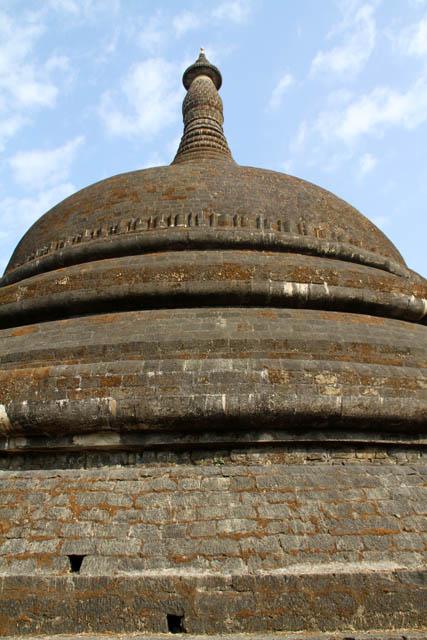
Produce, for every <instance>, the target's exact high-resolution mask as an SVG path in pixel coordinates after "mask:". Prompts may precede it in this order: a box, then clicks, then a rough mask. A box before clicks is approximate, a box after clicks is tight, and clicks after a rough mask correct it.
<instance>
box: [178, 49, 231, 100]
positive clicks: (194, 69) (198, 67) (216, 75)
mask: <svg viewBox="0 0 427 640" xmlns="http://www.w3.org/2000/svg"><path fill="white" fill-rule="evenodd" d="M202 75H203V76H208V77H209V78H210V79H211V80H212V82H213V83H214V85H215V87H216V89H217V91H219V89H220V88H221V85H222V76H221V73H220V71H219V69H217V68H216V66H215V65H213V64H211V63H210V62H209V60H208V59H207V57H206V56H205V50H204V48H203V47H200V55H199V57H198V58H197V60H196V62H195V63H194V64H192V65H190V66H189V67H188V69H186V70H185V71H184V75H183V76H182V82H183V84H184V87H185V88H186V89H187V91H188V89H189V88H190V85H191V83H192V82H193V80H194V79H195V78H197V77H198V76H202Z"/></svg>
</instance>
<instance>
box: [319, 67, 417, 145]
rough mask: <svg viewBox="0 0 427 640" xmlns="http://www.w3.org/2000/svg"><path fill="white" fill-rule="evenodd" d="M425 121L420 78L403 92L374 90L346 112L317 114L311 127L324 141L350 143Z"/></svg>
mask: <svg viewBox="0 0 427 640" xmlns="http://www.w3.org/2000/svg"><path fill="white" fill-rule="evenodd" d="M426 120H427V80H426V78H420V79H419V80H418V81H417V82H416V83H415V84H414V85H413V86H412V87H410V88H409V89H408V90H407V91H406V92H400V91H397V90H395V89H390V88H388V87H377V88H375V89H374V90H373V91H371V93H369V94H366V95H363V96H360V97H359V98H357V99H355V100H354V101H353V102H351V103H350V104H349V105H348V106H347V107H346V109H344V110H340V111H325V112H323V113H321V114H320V116H319V118H318V120H317V123H316V125H315V128H316V129H317V131H318V132H319V133H320V134H321V135H322V137H323V138H324V139H330V138H334V137H335V138H340V139H341V140H343V141H344V142H346V143H348V144H351V143H352V142H354V141H355V140H356V139H357V138H358V137H360V136H362V135H366V134H371V135H376V136H381V135H382V134H383V132H384V130H385V129H386V128H387V127H390V126H403V127H405V128H406V129H413V128H415V127H417V126H418V125H419V124H421V123H423V122H425V121H426Z"/></svg>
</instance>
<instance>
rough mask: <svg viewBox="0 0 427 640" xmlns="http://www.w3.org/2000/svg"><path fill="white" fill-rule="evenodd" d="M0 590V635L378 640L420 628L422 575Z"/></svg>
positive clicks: (11, 580) (25, 581) (425, 611)
mask: <svg viewBox="0 0 427 640" xmlns="http://www.w3.org/2000/svg"><path fill="white" fill-rule="evenodd" d="M0 589H1V593H2V603H3V604H2V605H1V609H2V610H1V613H0V619H1V620H3V624H2V632H3V633H5V634H9V635H13V634H34V633H41V634H55V635H56V634H58V633H62V632H64V631H65V632H66V631H68V632H71V631H73V632H74V633H84V632H88V631H89V632H92V633H94V632H98V633H99V632H109V633H120V632H123V631H124V630H126V631H128V632H138V631H139V632H141V631H146V632H149V633H150V632H151V633H156V632H159V633H168V632H170V633H192V634H196V633H204V634H218V633H251V634H252V633H256V632H258V633H260V632H262V633H273V632H283V633H290V632H299V633H298V635H297V636H296V637H298V638H300V637H301V635H302V636H303V637H304V633H309V632H310V630H311V631H313V630H315V629H316V630H322V631H324V633H325V634H326V635H324V637H325V638H327V637H332V638H335V637H336V638H340V637H342V638H344V637H345V638H347V639H348V638H350V637H352V638H353V637H355V636H354V634H356V633H359V634H360V633H362V632H363V631H364V630H365V629H375V630H381V629H383V635H381V634H380V635H379V637H381V638H384V637H388V636H387V634H388V635H390V633H389V632H390V629H405V628H406V629H407V628H408V627H409V628H411V627H412V628H414V627H415V628H416V629H417V630H418V629H422V628H424V629H427V608H426V607H425V603H426V601H427V571H409V570H395V571H378V570H375V568H371V570H370V569H369V568H367V567H363V568H359V570H358V568H357V567H354V568H353V570H352V571H349V570H348V568H347V569H346V570H345V571H341V572H339V571H336V569H335V571H334V568H333V567H331V568H330V571H326V570H324V571H323V572H321V573H316V572H315V571H312V572H306V573H298V572H295V573H290V572H283V573H281V574H263V575H261V574H260V575H247V576H242V575H230V576H220V575H209V576H208V575H202V574H195V575H190V574H188V575H185V573H184V572H183V573H182V574H181V575H176V574H175V575H171V574H169V575H168V574H167V573H163V574H162V573H160V574H159V575H157V576H155V575H151V576H148V575H135V576H131V575H128V576H115V577H114V578H111V577H110V576H96V577H95V576H93V577H83V576H56V577H53V576H52V577H47V576H45V577H34V576H14V577H6V578H3V579H2V580H1V582H0ZM6 618H8V622H7V624H5V623H4V621H5V619H6ZM328 634H329V636H328ZM343 634H344V635H343ZM291 637H292V636H291ZM315 637H316V636H315ZM318 637H322V636H321V635H320V636H319V635H318ZM366 637H369V638H370V637H378V633H377V634H376V635H375V634H371V635H368V636H366ZM397 637H399V636H397ZM425 637H427V636H424V638H425ZM400 638H402V634H401V635H400Z"/></svg>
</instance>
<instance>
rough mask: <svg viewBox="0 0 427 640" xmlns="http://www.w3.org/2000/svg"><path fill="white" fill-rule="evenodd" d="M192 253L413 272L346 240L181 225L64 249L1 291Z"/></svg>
mask: <svg viewBox="0 0 427 640" xmlns="http://www.w3.org/2000/svg"><path fill="white" fill-rule="evenodd" d="M188 249H204V250H214V249H249V250H255V251H278V252H286V253H302V254H308V255H313V256H320V257H323V258H330V259H333V260H343V261H345V262H354V263H357V264H362V265H366V266H369V267H374V268H376V269H382V270H383V271H387V272H389V273H393V274H395V275H398V276H401V277H403V278H409V277H410V276H411V272H410V271H409V270H408V269H407V268H406V267H404V266H403V265H401V264H399V263H397V262H395V261H393V260H391V259H389V258H386V257H384V256H382V255H380V254H378V253H374V252H372V251H368V250H365V249H360V248H358V247H355V246H353V245H349V244H345V243H342V242H326V241H324V240H320V239H317V238H313V237H307V236H297V235H293V234H288V233H285V232H283V233H276V232H272V231H266V230H263V229H259V230H257V229H251V230H246V229H238V230H232V229H226V230H222V229H217V228H210V227H199V228H196V229H188V228H185V227H184V228H180V227H177V228H170V229H159V230H157V229H156V230H150V231H143V232H128V233H122V234H118V235H114V236H108V237H106V238H96V239H90V240H86V241H82V242H81V243H78V244H74V245H70V246H64V247H63V248H61V249H57V250H56V251H54V252H53V253H48V254H47V255H45V256H41V257H37V258H35V259H34V260H31V261H30V262H27V263H25V264H22V265H20V266H19V267H16V269H14V270H13V271H10V272H8V273H6V274H5V275H4V276H3V278H2V279H1V280H0V287H5V286H7V285H9V284H13V283H14V282H19V281H21V280H25V279H26V278H31V277H32V276H35V275H37V274H40V273H45V272H48V271H54V270H55V269H60V268H63V267H67V266H71V265H75V264H81V263H84V262H92V261H95V260H104V259H106V258H116V257H123V256H130V255H139V254H142V253H153V252H161V251H184V250H188Z"/></svg>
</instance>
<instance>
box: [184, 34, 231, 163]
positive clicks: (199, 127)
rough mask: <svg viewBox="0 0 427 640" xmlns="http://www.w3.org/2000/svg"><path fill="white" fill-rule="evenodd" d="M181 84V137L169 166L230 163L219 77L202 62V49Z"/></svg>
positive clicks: (209, 64) (218, 74) (205, 60)
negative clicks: (212, 161)
mask: <svg viewBox="0 0 427 640" xmlns="http://www.w3.org/2000/svg"><path fill="white" fill-rule="evenodd" d="M182 82H183V84H184V87H185V88H186V89H187V95H186V96H185V98H184V102H183V104H182V115H183V118H184V133H183V136H182V138H181V143H180V145H179V148H178V152H177V154H176V156H175V159H174V161H173V163H172V164H177V163H179V162H187V161H188V160H200V159H203V158H210V157H213V158H217V159H218V158H223V159H224V160H230V161H232V162H233V158H232V156H231V152H230V149H229V148H228V143H227V140H226V138H225V136H224V132H223V130H222V124H223V122H224V116H223V112H222V100H221V98H220V96H219V94H218V90H219V88H220V87H221V84H222V77H221V73H220V71H219V69H217V68H216V67H215V66H214V65H213V64H211V63H210V62H209V60H208V59H207V58H206V56H205V53H204V49H203V47H201V49H200V55H199V57H198V59H197V60H196V62H195V63H194V64H192V65H191V66H189V67H188V69H186V70H185V71H184V75H183V77H182Z"/></svg>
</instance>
